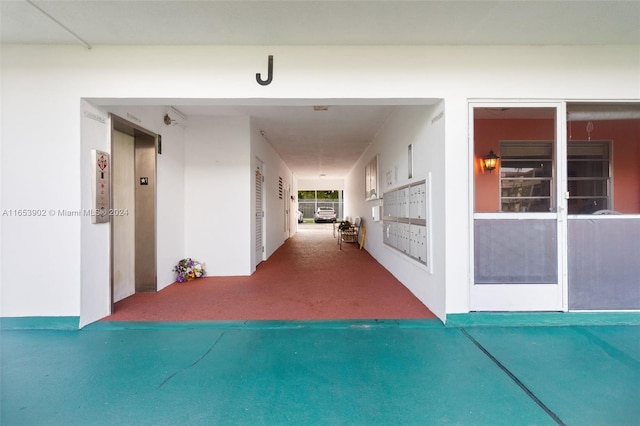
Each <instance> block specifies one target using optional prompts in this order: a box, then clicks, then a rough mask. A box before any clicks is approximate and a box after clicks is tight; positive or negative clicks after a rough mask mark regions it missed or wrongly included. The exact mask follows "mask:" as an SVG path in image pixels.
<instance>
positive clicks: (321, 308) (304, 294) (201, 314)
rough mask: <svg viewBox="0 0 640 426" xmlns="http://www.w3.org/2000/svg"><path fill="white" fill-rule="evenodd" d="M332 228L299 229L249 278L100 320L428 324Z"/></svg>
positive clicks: (133, 300) (173, 288) (126, 308)
mask: <svg viewBox="0 0 640 426" xmlns="http://www.w3.org/2000/svg"><path fill="white" fill-rule="evenodd" d="M332 228H333V225H332V224H314V223H304V224H300V225H299V230H298V232H297V233H296V234H295V235H294V236H293V237H291V238H289V240H287V241H286V242H285V243H284V244H283V245H282V246H281V247H280V248H279V249H278V250H276V252H275V253H274V254H273V255H272V256H271V257H270V258H269V259H267V260H266V261H264V262H262V263H261V264H260V265H258V268H257V270H256V272H255V273H254V274H253V275H251V276H248V277H204V278H200V279H196V280H193V281H190V282H186V283H174V284H172V285H170V286H169V287H167V288H165V289H163V290H161V291H159V292H157V293H137V294H134V295H133V296H130V297H128V298H126V299H124V300H122V301H120V302H118V303H116V305H115V310H114V313H113V315H111V316H109V317H107V318H105V320H107V321H199V320H323V319H403V318H435V315H433V313H431V311H429V309H427V308H426V307H425V306H424V304H422V302H420V301H419V300H418V299H417V298H416V297H415V296H414V295H413V294H411V292H410V291H409V290H407V288H406V287H404V286H403V285H402V284H401V283H400V282H399V281H398V280H397V279H396V278H395V277H393V275H391V273H389V271H387V270H386V269H385V268H383V267H382V265H380V264H379V263H378V262H377V261H376V260H375V259H373V257H371V255H369V253H367V251H366V250H359V249H358V246H357V245H356V244H350V243H345V244H343V245H342V250H340V249H339V248H338V245H337V240H336V238H334V236H333V230H332Z"/></svg>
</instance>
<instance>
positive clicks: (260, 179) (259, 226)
mask: <svg viewBox="0 0 640 426" xmlns="http://www.w3.org/2000/svg"><path fill="white" fill-rule="evenodd" d="M256 160H257V159H256ZM262 166H263V163H262V161H260V160H257V166H256V170H255V176H254V179H255V186H256V217H255V220H256V222H255V226H256V245H255V250H256V252H255V256H256V265H258V264H259V263H260V262H262V261H263V260H264V239H263V236H264V200H263V187H264V175H263V174H262Z"/></svg>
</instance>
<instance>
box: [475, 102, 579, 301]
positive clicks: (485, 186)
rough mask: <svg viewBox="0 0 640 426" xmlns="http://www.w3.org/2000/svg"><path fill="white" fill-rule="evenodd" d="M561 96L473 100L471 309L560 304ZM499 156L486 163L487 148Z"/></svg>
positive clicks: (561, 255)
mask: <svg viewBox="0 0 640 426" xmlns="http://www.w3.org/2000/svg"><path fill="white" fill-rule="evenodd" d="M560 110H562V106H561V105H560V104H559V103H532V104H499V105H496V104H475V105H474V104H472V105H471V114H470V116H471V123H470V128H471V129H472V135H471V138H470V139H471V140H472V141H473V153H474V155H473V165H474V167H473V171H474V182H473V186H474V195H475V199H474V207H475V210H474V214H473V228H474V232H473V253H474V256H473V257H474V261H473V271H474V273H473V277H472V282H471V283H470V286H471V291H470V296H471V297H470V303H471V308H472V310H485V311H493V310H495V311H510V310H512V311H534V310H541V311H542V310H545V311H546V310H553V311H556V310H563V308H564V303H563V301H564V297H563V294H564V286H563V278H562V277H563V273H562V272H563V266H562V265H563V263H562V258H563V253H564V252H563V249H562V247H563V245H562V241H563V232H565V231H564V228H563V226H564V222H563V220H562V216H563V215H565V216H566V211H565V209H564V205H565V204H566V201H565V200H564V197H562V196H560V194H562V192H561V189H562V188H561V187H562V184H563V183H562V182H559V179H558V178H557V177H558V176H561V175H562V173H563V169H564V163H563V162H559V161H558V159H559V158H561V157H563V156H564V154H563V150H562V149H561V147H560V146H559V144H558V139H559V135H560V136H562V135H563V134H564V133H563V131H562V127H561V126H560V122H561V119H560V117H561V116H560V114H559V111H560ZM489 152H493V153H495V154H496V155H497V156H498V157H499V159H498V161H497V165H496V167H495V169H493V170H489V169H487V168H485V167H484V161H483V160H484V158H485V157H487V156H488V154H487V153H489Z"/></svg>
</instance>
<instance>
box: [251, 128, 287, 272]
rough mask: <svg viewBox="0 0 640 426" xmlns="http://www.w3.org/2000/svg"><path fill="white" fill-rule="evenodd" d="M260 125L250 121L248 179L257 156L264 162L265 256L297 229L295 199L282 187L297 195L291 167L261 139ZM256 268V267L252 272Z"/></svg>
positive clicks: (252, 209)
mask: <svg viewBox="0 0 640 426" xmlns="http://www.w3.org/2000/svg"><path fill="white" fill-rule="evenodd" d="M260 130H261V129H260V128H259V127H258V126H257V125H256V124H255V122H253V121H252V123H251V162H252V166H251V169H250V170H248V171H249V173H250V179H251V182H252V183H253V178H254V175H253V172H254V170H255V167H256V162H257V159H259V160H260V161H262V162H263V171H262V172H263V175H264V184H263V197H264V210H265V219H264V224H265V225H264V228H265V229H264V234H265V235H264V250H265V256H266V258H267V259H268V258H269V256H271V255H272V254H273V252H274V251H276V250H277V249H278V247H280V246H281V245H282V243H283V242H284V241H285V240H286V239H287V238H289V237H290V236H291V234H292V233H295V231H296V225H297V221H296V216H295V214H294V213H295V211H296V209H297V208H296V203H295V202H294V201H291V198H288V197H286V194H285V191H286V190H287V189H289V192H290V195H294V196H297V192H294V185H293V182H294V180H295V177H294V175H293V174H292V173H291V170H290V169H289V168H288V167H287V165H286V164H285V163H284V161H283V160H282V158H281V157H280V155H279V154H278V153H277V152H276V151H275V149H273V146H271V144H270V143H269V142H268V141H266V140H265V139H264V137H263V136H262V135H261V134H260ZM279 178H282V185H283V196H282V197H283V198H282V199H281V198H280V195H279V189H278V188H279ZM250 194H251V198H250V201H251V200H255V187H254V186H253V185H252V188H251V191H250ZM285 204H286V207H287V208H288V209H289V212H290V214H289V216H288V221H287V222H288V223H287V226H286V227H285ZM255 207H256V206H255V203H253V202H252V203H251V220H253V218H255V213H256V208H255ZM254 241H255V226H252V227H251V238H250V239H249V243H250V244H251V247H253V242H254ZM251 252H252V263H251V265H256V263H257V262H256V259H255V258H256V253H255V250H251ZM253 271H255V267H253V268H252V270H251V272H253Z"/></svg>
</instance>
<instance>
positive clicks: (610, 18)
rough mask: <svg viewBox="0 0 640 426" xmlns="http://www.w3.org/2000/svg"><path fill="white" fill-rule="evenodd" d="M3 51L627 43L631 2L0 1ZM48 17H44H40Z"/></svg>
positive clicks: (636, 18)
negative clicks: (18, 47)
mask: <svg viewBox="0 0 640 426" xmlns="http://www.w3.org/2000/svg"><path fill="white" fill-rule="evenodd" d="M0 13H1V15H2V16H1V24H2V29H1V32H0V37H2V41H3V43H37V44H40V43H46V44H59V43H62V44H73V43H77V42H78V40H77V39H76V38H75V37H74V36H73V35H71V34H70V33H69V31H67V30H65V29H63V28H62V27H61V26H60V25H59V24H58V23H56V22H54V21H53V20H52V19H51V18H53V19H55V20H56V21H58V22H59V23H60V24H62V25H64V26H65V27H66V28H67V29H68V30H70V31H71V32H73V33H75V34H76V35H77V36H78V37H79V38H81V39H82V40H84V41H85V42H86V43H88V44H89V45H99V44H147V45H163V44H236V45H237V44H248V45H291V44H294V45H308V44H314V45H318V44H325V45H337V44H339V45H348V44H356V45H363V44H366V45H380V44H381V45H397V44H405V45H406V44H408V45H414V44H420V45H422V44H472V45H487V44H511V45H514V44H517V45H519V44H533V45H543V44H563V45H576V44H580V45H588V44H600V45H602V44H637V43H640V2H639V1H637V0H623V1H620V0H604V1H597V0H569V1H567V0H546V1H539V0H533V1H532V0H528V1H527V0H511V1H505V0H498V1H486V0H471V1H458V0H428V1H419V0H413V1H398V0H374V1H362V0H343V1H327V0H319V1H318V0H315V1H314V0H287V1H273V0H266V1H265V0H263V1H244V0H232V1H219V0H198V1H187V0H129V1H128V0H1V1H0ZM47 15H49V16H47Z"/></svg>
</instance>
